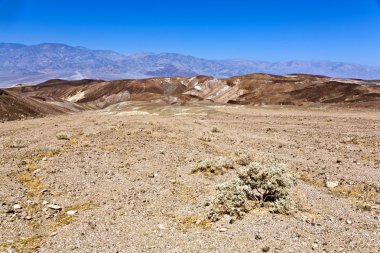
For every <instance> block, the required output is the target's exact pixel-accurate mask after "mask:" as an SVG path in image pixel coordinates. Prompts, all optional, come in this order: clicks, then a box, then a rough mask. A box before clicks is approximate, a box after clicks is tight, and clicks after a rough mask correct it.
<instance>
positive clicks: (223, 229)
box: [219, 228, 228, 232]
mask: <svg viewBox="0 0 380 253" xmlns="http://www.w3.org/2000/svg"><path fill="white" fill-rule="evenodd" d="M227 230H228V229H227V228H219V232H227Z"/></svg>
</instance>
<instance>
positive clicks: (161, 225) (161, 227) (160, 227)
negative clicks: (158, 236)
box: [158, 224, 166, 230]
mask: <svg viewBox="0 0 380 253" xmlns="http://www.w3.org/2000/svg"><path fill="white" fill-rule="evenodd" d="M158 228H159V229H162V230H164V229H166V227H165V225H164V224H159V225H158Z"/></svg>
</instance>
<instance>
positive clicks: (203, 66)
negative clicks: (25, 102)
mask: <svg viewBox="0 0 380 253" xmlns="http://www.w3.org/2000/svg"><path fill="white" fill-rule="evenodd" d="M256 72H265V73H271V74H290V73H308V74H318V75H327V76H331V77H350V78H360V79H380V68H379V67H371V66H363V65H357V64H348V63H340V62H325V61H289V62H277V63H272V62H264V61H248V60H206V59H201V58H196V57H192V56H186V55H181V54H174V53H160V54H154V53H147V52H144V53H136V54H132V55H123V54H119V53H116V52H113V51H110V50H90V49H87V48H84V47H72V46H68V45H64V44H51V43H44V44H39V45H33V46H26V45H22V44H12V43H0V86H2V87H5V86H10V85H14V84H18V83H39V82H42V81H45V80H48V79H54V78H61V79H69V80H76V79H83V78H92V79H104V80H115V79H127V78H146V77H152V76H167V77H172V76H195V75H208V76H214V77H230V76H236V75H244V74H249V73H256Z"/></svg>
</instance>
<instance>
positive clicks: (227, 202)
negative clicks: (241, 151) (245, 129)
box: [208, 163, 295, 221]
mask: <svg viewBox="0 0 380 253" xmlns="http://www.w3.org/2000/svg"><path fill="white" fill-rule="evenodd" d="M294 184H295V177H294V176H292V175H291V174H290V173H289V172H288V170H287V169H286V167H285V166H280V165H273V166H270V167H265V166H262V165H261V164H259V163H250V164H249V165H248V166H246V167H244V168H243V169H242V170H241V171H240V172H239V173H238V177H237V178H235V179H233V180H231V181H229V182H226V183H224V184H222V185H219V186H218V187H217V188H216V192H217V193H216V196H215V198H214V199H213V200H212V201H211V203H210V211H209V213H208V217H209V219H210V220H212V221H217V220H218V219H219V218H220V217H221V216H223V215H229V216H230V217H232V218H237V219H241V218H242V217H243V216H244V215H245V213H247V212H249V211H250V210H252V209H253V208H258V207H268V208H269V210H270V211H271V212H274V213H281V214H290V213H291V212H292V210H293V206H292V201H291V199H290V194H291V189H292V187H293V186H294Z"/></svg>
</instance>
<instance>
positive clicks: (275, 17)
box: [0, 0, 380, 66]
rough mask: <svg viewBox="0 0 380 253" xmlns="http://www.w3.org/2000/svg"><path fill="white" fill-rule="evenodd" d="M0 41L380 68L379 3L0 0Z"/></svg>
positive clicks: (360, 0) (330, 0) (318, 0)
mask: <svg viewBox="0 0 380 253" xmlns="http://www.w3.org/2000/svg"><path fill="white" fill-rule="evenodd" d="M0 41H1V42H16V43H23V44H28V45H30V44H38V43H42V42H59V43H65V44H70V45H74V46H76V45H80V46H85V47H88V48H91V49H112V50H115V51H117V52H121V53H125V54H128V53H132V52H139V51H149V52H176V53H183V54H190V55H194V56H198V57H203V58H209V59H226V58H240V59H253V60H268V61H285V60H295V59H298V60H330V61H345V62H352V63H361V64H367V65H376V66H380V1H379V0H304V1H301V0H287V1H284V0H281V1H280V0H277V1H275V0H261V1H255V0H234V1H223V0H219V1H214V0H202V1H200V0H192V1H188V0H160V1H158V0H139V1H117V0H107V1H96V0H92V1H87V0H82V1H79V0H76V1H72V0H65V1H63V0H62V1H61V0H56V1H52V0H0Z"/></svg>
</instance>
